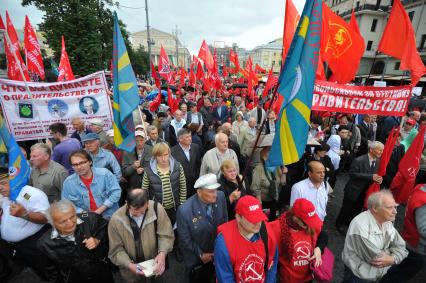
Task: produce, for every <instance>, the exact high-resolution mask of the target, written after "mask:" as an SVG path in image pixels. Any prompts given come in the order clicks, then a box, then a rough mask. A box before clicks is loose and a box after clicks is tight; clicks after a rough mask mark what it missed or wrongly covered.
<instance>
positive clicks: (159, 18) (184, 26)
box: [0, 0, 305, 53]
mask: <svg viewBox="0 0 426 283" xmlns="http://www.w3.org/2000/svg"><path fill="white" fill-rule="evenodd" d="M1 2H2V5H1V8H0V10H1V15H2V17H3V19H5V10H6V9H7V10H8V11H9V14H10V16H11V18H12V21H13V24H14V25H15V28H17V29H22V27H23V25H24V17H25V15H26V14H27V15H28V16H29V17H30V21H31V23H32V25H33V26H36V25H37V24H39V23H40V22H41V21H42V16H43V13H41V12H40V11H38V10H37V9H36V8H35V7H22V6H21V5H20V3H21V1H20V0H1ZM118 2H119V3H120V5H122V6H121V7H120V8H119V9H118V10H117V14H118V17H119V18H120V19H121V20H122V21H123V22H124V23H125V24H126V25H127V29H128V31H130V32H136V31H141V30H144V29H145V28H146V18H145V9H144V7H145V1H144V0H120V1H118ZM293 2H294V3H295V5H296V7H297V9H298V10H299V11H300V12H301V11H302V10H303V5H304V2H305V0H293ZM81 3H84V1H81ZM124 6H125V7H132V8H125V7H124ZM284 6H285V0H265V1H259V0H148V8H149V21H150V26H151V27H153V28H156V29H159V30H162V31H165V32H169V33H171V32H172V31H173V30H174V29H175V27H176V25H177V26H178V29H179V30H180V33H181V34H180V35H179V39H180V40H181V42H182V43H183V44H184V45H185V46H186V47H187V48H188V49H189V51H190V52H191V53H198V49H199V47H200V45H201V42H202V40H203V39H205V40H206V41H207V43H209V44H214V43H215V42H216V44H218V45H223V44H226V45H227V46H231V45H232V43H237V44H238V45H239V46H240V47H244V48H247V49H252V48H253V47H255V46H258V45H261V44H265V43H268V42H269V41H272V40H274V39H276V38H278V37H281V36H282V31H283V19H284Z"/></svg>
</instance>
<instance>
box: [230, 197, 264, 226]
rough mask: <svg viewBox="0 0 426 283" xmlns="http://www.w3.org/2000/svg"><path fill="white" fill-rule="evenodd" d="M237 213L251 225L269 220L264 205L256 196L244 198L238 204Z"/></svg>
mask: <svg viewBox="0 0 426 283" xmlns="http://www.w3.org/2000/svg"><path fill="white" fill-rule="evenodd" d="M235 212H236V213H238V214H239V215H240V216H243V217H244V218H245V219H247V220H248V221H249V222H251V223H259V222H261V221H265V220H267V219H268V218H267V217H266V215H265V214H264V213H263V211H262V204H261V203H260V202H259V200H258V199H257V198H255V197H254V196H249V195H247V196H243V197H242V198H240V199H239V200H238V202H237V205H236V207H235Z"/></svg>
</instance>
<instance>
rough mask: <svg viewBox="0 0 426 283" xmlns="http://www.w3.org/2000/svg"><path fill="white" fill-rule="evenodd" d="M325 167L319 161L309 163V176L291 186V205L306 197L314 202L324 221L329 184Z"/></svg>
mask: <svg viewBox="0 0 426 283" xmlns="http://www.w3.org/2000/svg"><path fill="white" fill-rule="evenodd" d="M324 178H325V167H324V165H323V164H322V163H321V162H319V161H311V162H309V163H308V178H306V179H305V180H302V181H300V182H298V183H296V184H294V185H293V187H292V188H291V196H290V206H293V203H294V202H295V201H296V199H299V198H305V199H307V200H309V201H310V202H312V203H313V204H314V206H315V211H316V213H317V214H318V216H319V217H320V218H321V220H322V221H324V218H325V216H326V215H327V213H326V208H327V201H328V194H327V190H328V184H327V183H326V181H325V180H324Z"/></svg>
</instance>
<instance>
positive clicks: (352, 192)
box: [336, 141, 384, 234]
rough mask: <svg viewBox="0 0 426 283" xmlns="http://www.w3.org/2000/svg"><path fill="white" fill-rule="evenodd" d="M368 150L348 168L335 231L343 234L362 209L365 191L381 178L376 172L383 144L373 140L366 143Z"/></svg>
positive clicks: (380, 181)
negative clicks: (347, 177) (347, 176)
mask: <svg viewBox="0 0 426 283" xmlns="http://www.w3.org/2000/svg"><path fill="white" fill-rule="evenodd" d="M368 147H369V152H368V153H367V154H364V155H362V156H359V157H358V158H356V159H355V160H354V161H353V162H352V164H351V167H350V169H349V177H350V178H349V181H348V182H347V183H346V186H345V194H344V197H343V203H342V208H341V209H340V213H339V216H338V217H337V220H336V228H337V231H339V233H341V234H345V226H348V225H349V223H350V222H351V221H352V219H353V218H354V217H355V216H356V215H358V213H360V212H361V211H362V207H363V204H364V199H365V193H366V191H367V189H368V187H370V185H371V184H372V183H373V182H376V183H377V184H381V183H382V181H383V178H382V177H381V176H379V175H377V174H376V172H377V170H378V168H379V163H380V157H381V156H382V153H383V148H384V145H383V144H382V143H381V142H378V141H375V142H370V143H369V144H368Z"/></svg>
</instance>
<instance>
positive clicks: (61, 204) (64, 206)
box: [46, 199, 76, 226]
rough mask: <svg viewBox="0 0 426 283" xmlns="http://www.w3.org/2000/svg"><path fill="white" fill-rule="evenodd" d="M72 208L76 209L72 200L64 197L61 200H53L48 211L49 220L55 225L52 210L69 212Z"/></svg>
mask: <svg viewBox="0 0 426 283" xmlns="http://www.w3.org/2000/svg"><path fill="white" fill-rule="evenodd" d="M72 209H74V211H76V209H75V205H74V203H72V202H71V201H70V200H67V199H63V200H59V201H55V202H53V203H52V204H51V205H50V207H49V209H48V210H47V212H46V218H47V221H48V222H49V223H50V224H51V225H52V226H53V220H52V212H53V211H55V212H59V213H67V212H70V211H71V210H72Z"/></svg>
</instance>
